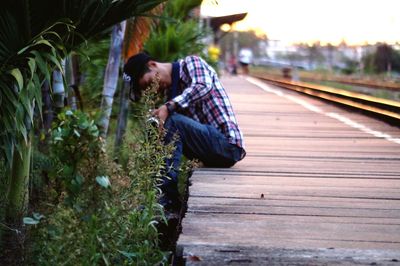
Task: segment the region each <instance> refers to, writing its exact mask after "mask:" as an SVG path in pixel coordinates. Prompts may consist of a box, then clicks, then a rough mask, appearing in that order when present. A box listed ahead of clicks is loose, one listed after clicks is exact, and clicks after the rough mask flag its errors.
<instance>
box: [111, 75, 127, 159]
mask: <svg viewBox="0 0 400 266" xmlns="http://www.w3.org/2000/svg"><path fill="white" fill-rule="evenodd" d="M129 89H130V85H129V82H124V84H123V86H122V89H121V98H120V109H119V114H118V123H117V132H116V136H115V145H114V154H115V156H116V157H117V158H118V157H119V151H120V147H121V144H122V139H123V137H124V134H125V130H126V124H127V120H128V110H129Z"/></svg>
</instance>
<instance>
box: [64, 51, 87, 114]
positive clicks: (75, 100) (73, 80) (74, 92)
mask: <svg viewBox="0 0 400 266" xmlns="http://www.w3.org/2000/svg"><path fill="white" fill-rule="evenodd" d="M67 62H68V63H67V67H66V69H67V73H68V75H67V76H68V78H67V80H68V83H69V88H68V103H69V106H70V107H71V109H72V110H77V109H78V106H79V108H80V109H81V110H83V102H82V97H81V94H80V91H79V85H80V80H81V73H80V71H79V60H78V55H77V54H76V53H71V54H70V55H69V56H68V60H67Z"/></svg>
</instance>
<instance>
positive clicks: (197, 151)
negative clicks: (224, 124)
mask: <svg viewBox="0 0 400 266" xmlns="http://www.w3.org/2000/svg"><path fill="white" fill-rule="evenodd" d="M164 128H165V129H166V131H167V133H166V136H165V139H164V142H165V144H168V143H170V142H171V141H175V142H174V144H175V150H174V152H173V154H172V157H171V158H168V159H166V169H167V170H166V175H165V177H164V178H163V182H162V184H161V185H160V188H161V190H162V191H163V193H165V194H166V196H167V197H170V198H175V197H177V196H178V189H177V184H178V174H179V166H180V163H181V158H182V154H184V155H185V156H186V157H187V158H188V159H193V158H197V159H199V160H200V161H202V162H203V164H204V165H205V166H208V167H231V166H233V165H234V164H235V163H236V162H238V161H240V160H241V159H242V151H243V149H242V148H240V147H238V146H236V145H234V144H231V143H229V142H228V139H227V138H226V137H225V136H224V135H223V134H222V133H221V132H219V131H218V130H217V129H216V128H214V127H213V126H211V125H203V124H201V123H199V122H197V121H195V120H193V119H191V118H189V117H187V116H184V115H181V114H176V113H174V114H172V115H170V116H169V117H168V118H167V120H166V121H165V124H164ZM175 134H176V135H177V138H176V139H174V135H175Z"/></svg>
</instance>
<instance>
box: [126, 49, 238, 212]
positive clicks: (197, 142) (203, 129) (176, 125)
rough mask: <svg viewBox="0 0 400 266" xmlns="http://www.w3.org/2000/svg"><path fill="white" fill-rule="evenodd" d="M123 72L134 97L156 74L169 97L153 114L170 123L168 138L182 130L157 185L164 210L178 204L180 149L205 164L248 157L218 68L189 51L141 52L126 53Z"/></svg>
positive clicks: (166, 125)
mask: <svg viewBox="0 0 400 266" xmlns="http://www.w3.org/2000/svg"><path fill="white" fill-rule="evenodd" d="M124 77H125V78H128V79H129V80H130V81H131V90H133V93H134V95H135V96H136V97H140V95H141V93H142V91H143V90H144V89H146V88H147V87H148V86H149V85H150V84H151V83H152V82H154V81H155V80H156V79H157V80H158V84H159V93H162V94H163V96H165V99H166V103H165V104H163V105H161V106H160V107H159V108H158V109H156V110H154V111H153V113H152V115H153V116H155V117H157V118H158V119H159V120H160V121H161V123H160V126H163V127H164V128H165V129H166V135H165V138H164V143H165V144H168V143H170V142H171V141H173V136H174V135H175V134H177V135H178V138H177V139H174V141H175V142H174V144H175V150H174V152H173V154H172V158H170V159H166V169H168V170H167V173H166V176H164V177H163V179H162V184H160V186H159V187H160V189H161V191H162V193H163V194H162V196H161V197H160V199H159V203H160V204H161V205H162V206H163V207H164V209H165V210H166V211H178V210H179V209H180V201H179V194H178V187H177V183H178V171H179V165H180V163H181V157H182V153H183V154H184V155H185V156H186V157H187V158H189V159H193V158H196V159H199V160H200V161H202V163H203V164H204V165H205V166H207V167H231V166H233V165H234V164H235V163H236V162H238V161H240V160H242V159H243V158H244V157H245V155H246V152H245V150H244V144H243V135H242V133H241V131H240V129H239V126H238V124H237V121H236V118H235V115H234V113H233V109H232V106H231V103H230V101H229V98H228V96H227V94H226V91H225V89H224V87H223V86H222V84H221V82H220V81H219V79H218V76H217V73H216V72H215V70H214V69H213V68H212V67H211V66H209V65H208V64H207V63H206V62H205V61H204V60H203V59H202V58H200V57H198V56H187V57H185V58H184V59H180V60H178V61H176V62H173V63H163V62H158V61H155V60H154V59H153V58H152V57H150V55H148V54H147V53H143V52H142V53H139V54H136V55H134V56H132V57H130V58H129V59H128V61H127V62H126V64H125V65H124Z"/></svg>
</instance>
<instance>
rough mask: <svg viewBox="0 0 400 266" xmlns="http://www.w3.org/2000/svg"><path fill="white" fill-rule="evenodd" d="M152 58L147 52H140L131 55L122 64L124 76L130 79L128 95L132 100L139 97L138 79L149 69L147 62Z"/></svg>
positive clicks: (140, 92) (140, 89)
mask: <svg viewBox="0 0 400 266" xmlns="http://www.w3.org/2000/svg"><path fill="white" fill-rule="evenodd" d="M150 60H153V59H152V57H151V56H150V55H149V54H148V53H147V52H141V53H138V54H136V55H134V56H131V57H130V58H129V59H128V61H127V62H126V63H125V65H124V78H125V80H128V81H130V84H131V88H130V92H129V97H130V98H131V100H133V101H137V100H139V99H140V96H141V95H142V88H140V86H139V80H140V79H141V78H142V77H143V75H144V74H146V73H147V72H149V71H150V69H149V67H148V65H147V63H148V62H149V61H150Z"/></svg>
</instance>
